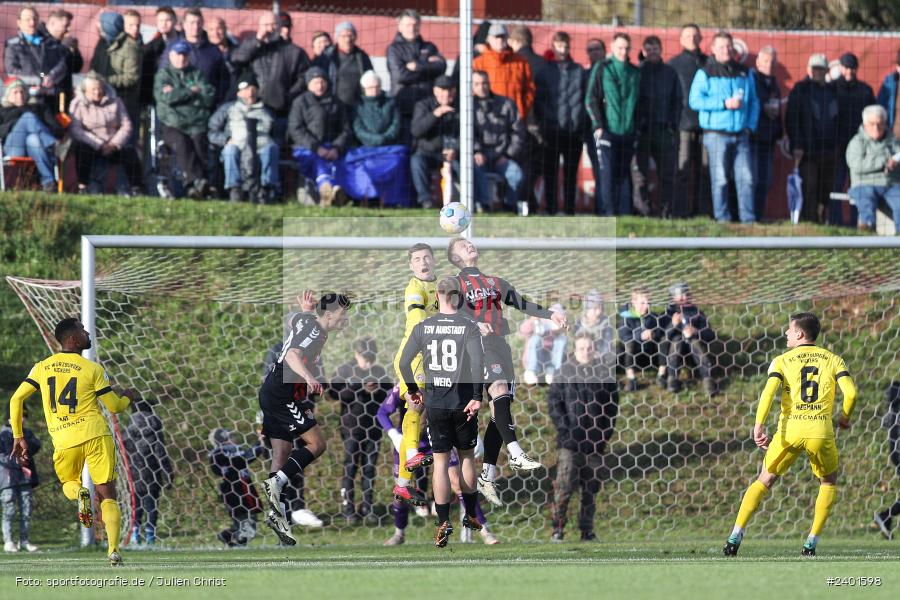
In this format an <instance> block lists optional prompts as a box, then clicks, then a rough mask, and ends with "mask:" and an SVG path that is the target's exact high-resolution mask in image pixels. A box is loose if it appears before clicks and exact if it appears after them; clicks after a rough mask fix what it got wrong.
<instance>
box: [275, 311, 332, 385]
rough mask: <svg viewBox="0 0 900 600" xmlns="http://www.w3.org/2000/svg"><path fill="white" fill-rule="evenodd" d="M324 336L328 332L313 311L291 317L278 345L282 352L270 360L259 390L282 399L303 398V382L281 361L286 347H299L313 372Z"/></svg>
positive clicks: (285, 352)
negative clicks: (289, 327)
mask: <svg viewBox="0 0 900 600" xmlns="http://www.w3.org/2000/svg"><path fill="white" fill-rule="evenodd" d="M327 340H328V333H327V332H325V331H324V330H323V329H322V328H321V327H320V326H319V322H318V321H316V315H314V314H312V313H300V314H298V315H297V316H296V317H295V318H294V319H293V322H292V324H291V329H290V331H288V334H287V337H285V339H284V343H283V344H282V345H281V352H280V353H279V355H278V356H277V357H276V359H275V362H274V363H272V367H271V368H270V369H269V372H268V374H267V375H266V378H265V380H264V381H263V384H262V390H263V391H264V392H266V394H267V395H269V396H273V397H275V398H278V399H280V400H284V401H285V402H292V401H294V400H304V399H305V398H306V396H307V394H306V382H305V381H304V380H303V378H301V377H300V375H298V374H297V373H294V372H293V371H292V370H291V369H290V367H288V366H286V365H285V364H284V356H285V355H286V354H287V353H288V350H291V349H297V350H299V351H300V354H301V355H302V360H303V364H304V365H305V366H306V367H307V368H308V369H309V370H310V371H311V372H312V373H315V372H316V362H317V360H318V358H319V354H320V353H321V352H322V348H323V347H324V346H325V342H326V341H327Z"/></svg>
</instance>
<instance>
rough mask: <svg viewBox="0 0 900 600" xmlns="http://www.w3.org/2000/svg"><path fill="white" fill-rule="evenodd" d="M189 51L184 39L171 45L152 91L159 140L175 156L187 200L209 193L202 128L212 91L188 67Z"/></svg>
mask: <svg viewBox="0 0 900 600" xmlns="http://www.w3.org/2000/svg"><path fill="white" fill-rule="evenodd" d="M190 51H191V46H190V44H188V42H186V41H184V40H178V41H176V42H175V43H174V44H172V47H171V48H170V49H169V56H168V63H169V64H168V66H166V67H163V68H162V69H160V70H159V71H157V73H156V78H155V80H154V84H153V90H154V96H155V97H156V114H157V116H158V117H159V120H160V122H161V123H162V137H163V141H165V143H166V145H167V146H168V147H169V148H170V149H171V150H172V151H173V152H174V153H175V157H176V159H177V160H178V167H179V168H180V169H181V172H182V175H183V177H184V184H185V187H186V188H187V195H188V197H190V198H194V199H200V198H204V197H205V196H206V194H207V192H208V191H209V184H208V182H207V179H206V153H207V151H208V143H207V139H206V127H207V121H208V120H209V116H210V114H211V112H212V107H213V101H214V99H215V93H216V92H215V89H213V87H212V85H210V84H209V82H208V81H206V78H205V77H204V76H203V73H201V72H200V71H199V70H198V69H197V68H196V67H194V66H193V65H191V64H190V58H189V54H190ZM216 52H218V50H217V51H216ZM169 195H171V194H169Z"/></svg>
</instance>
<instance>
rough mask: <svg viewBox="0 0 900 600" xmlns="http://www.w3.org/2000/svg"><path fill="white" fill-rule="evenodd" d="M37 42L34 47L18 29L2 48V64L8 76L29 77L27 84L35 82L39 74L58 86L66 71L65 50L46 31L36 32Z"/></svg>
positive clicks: (39, 77) (66, 56) (67, 71)
mask: <svg viewBox="0 0 900 600" xmlns="http://www.w3.org/2000/svg"><path fill="white" fill-rule="evenodd" d="M38 35H39V36H40V43H39V44H38V45H37V46H34V45H32V44H31V43H29V42H27V41H26V40H25V37H24V36H23V35H22V33H21V32H19V33H18V34H17V35H16V36H15V37H12V38H9V39H8V40H6V46H5V47H4V49H3V66H4V70H5V72H6V75H7V77H9V76H13V75H15V76H16V77H25V78H29V79H30V81H28V83H30V84H31V83H35V84H36V83H38V82H39V80H40V79H41V74H42V73H43V74H44V76H49V77H50V79H52V80H53V83H54V84H56V86H57V87H58V86H60V84H61V83H62V82H63V80H64V79H65V78H66V75H67V74H68V73H69V68H68V63H67V60H66V59H67V58H68V51H66V49H65V48H63V47H62V45H61V44H60V43H59V42H57V41H56V40H55V39H54V38H52V37H51V36H50V35H49V34H43V33H41V32H40V31H38Z"/></svg>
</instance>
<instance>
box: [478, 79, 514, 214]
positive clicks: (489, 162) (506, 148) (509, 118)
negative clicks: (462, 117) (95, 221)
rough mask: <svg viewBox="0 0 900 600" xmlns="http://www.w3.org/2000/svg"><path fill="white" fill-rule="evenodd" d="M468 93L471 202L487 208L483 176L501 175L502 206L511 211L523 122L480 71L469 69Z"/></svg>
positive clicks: (485, 182)
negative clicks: (472, 171)
mask: <svg viewBox="0 0 900 600" xmlns="http://www.w3.org/2000/svg"><path fill="white" fill-rule="evenodd" d="M472 94H473V95H474V96H475V98H474V100H475V106H474V107H473V108H474V110H473V112H474V121H475V132H474V133H475V136H474V140H473V150H474V151H475V156H474V163H475V164H474V167H475V205H476V207H477V208H478V209H479V210H490V208H491V198H490V197H489V196H488V179H487V176H488V174H490V173H494V174H497V175H500V176H501V177H503V180H504V181H505V184H506V197H505V199H504V207H505V209H506V210H508V211H514V210H516V204H517V202H518V201H519V194H520V186H521V184H522V168H521V167H520V166H519V163H518V160H519V159H520V155H521V153H522V150H523V149H524V146H525V124H524V123H523V122H522V119H521V118H519V112H518V110H517V109H516V105H515V104H513V101H512V100H510V99H509V98H505V97H503V96H498V95H496V94H494V93H493V92H492V91H491V83H490V80H489V79H488V75H487V73H485V72H484V71H474V72H473V73H472ZM519 214H522V212H521V211H520V212H519Z"/></svg>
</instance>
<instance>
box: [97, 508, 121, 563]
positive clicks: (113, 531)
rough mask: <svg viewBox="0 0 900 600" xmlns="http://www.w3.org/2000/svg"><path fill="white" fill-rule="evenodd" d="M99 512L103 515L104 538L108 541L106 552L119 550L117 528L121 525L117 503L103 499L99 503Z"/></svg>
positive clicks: (110, 552)
mask: <svg viewBox="0 0 900 600" xmlns="http://www.w3.org/2000/svg"><path fill="white" fill-rule="evenodd" d="M100 513H101V514H102V515H103V525H104V526H106V538H107V540H108V541H109V550H107V554H112V553H113V552H116V551H118V550H119V529H120V528H121V526H122V513H121V512H120V511H119V503H118V502H116V501H115V500H109V499H106V500H104V501H103V502H101V503H100Z"/></svg>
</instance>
